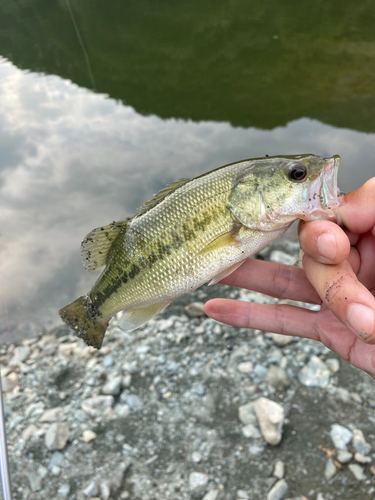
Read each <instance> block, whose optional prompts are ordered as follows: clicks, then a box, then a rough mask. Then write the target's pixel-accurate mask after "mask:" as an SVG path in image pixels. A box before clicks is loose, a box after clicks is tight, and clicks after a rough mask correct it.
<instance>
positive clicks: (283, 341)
mask: <svg viewBox="0 0 375 500" xmlns="http://www.w3.org/2000/svg"><path fill="white" fill-rule="evenodd" d="M271 337H272V342H273V343H274V344H275V345H277V346H278V347H284V346H286V345H288V344H290V343H291V342H293V337H291V336H290V335H280V334H279V333H271Z"/></svg>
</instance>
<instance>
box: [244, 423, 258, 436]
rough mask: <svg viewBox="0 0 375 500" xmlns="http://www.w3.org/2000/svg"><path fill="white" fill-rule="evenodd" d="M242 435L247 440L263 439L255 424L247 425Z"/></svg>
mask: <svg viewBox="0 0 375 500" xmlns="http://www.w3.org/2000/svg"><path fill="white" fill-rule="evenodd" d="M242 434H243V435H244V436H245V437H246V438H253V439H259V438H261V437H262V435H261V433H260V432H259V431H258V429H257V428H256V427H255V425H254V424H247V425H245V427H242Z"/></svg>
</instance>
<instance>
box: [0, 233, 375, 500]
mask: <svg viewBox="0 0 375 500" xmlns="http://www.w3.org/2000/svg"><path fill="white" fill-rule="evenodd" d="M275 251H278V252H281V253H274V254H273V257H272V258H273V259H274V260H278V261H285V260H288V261H290V262H292V261H295V260H296V258H297V255H298V247H297V246H296V245H295V243H294V242H288V241H285V242H284V243H283V242H278V243H277V244H275V245H273V246H272V247H271V248H270V249H268V250H266V251H265V250H262V252H260V257H261V258H264V259H269V255H270V252H275ZM297 260H298V259H297ZM211 297H229V298H233V299H241V300H245V301H248V302H258V303H262V304H272V303H276V302H277V301H276V299H273V298H271V297H266V296H264V295H262V294H259V293H256V292H252V291H248V290H242V289H240V290H238V289H234V288H231V287H228V286H223V285H213V286H210V287H202V288H201V289H199V290H197V291H195V292H194V293H193V294H190V295H189V296H187V297H183V298H181V299H178V300H176V301H174V302H173V303H172V304H171V305H170V306H169V307H168V308H167V309H166V310H165V311H163V313H162V314H161V315H159V316H158V317H156V318H154V319H153V320H151V321H149V322H148V323H147V324H146V325H145V326H143V327H142V328H140V329H139V330H136V331H135V332H131V333H124V332H121V331H120V330H119V329H118V328H117V327H116V326H115V322H113V323H111V324H110V326H109V328H108V332H107V334H106V337H105V340H104V344H103V347H102V349H101V350H100V351H96V350H94V349H93V348H91V347H88V346H85V345H84V343H83V342H82V341H81V340H79V339H77V338H76V337H75V336H74V334H73V333H72V332H70V331H69V330H68V329H67V328H66V327H65V326H61V327H58V328H55V329H54V330H52V331H49V332H44V333H43V334H41V335H40V336H39V337H38V338H33V339H25V340H23V341H22V342H19V343H17V344H10V345H5V344H4V345H1V346H0V365H1V373H2V377H3V387H4V404H5V413H6V426H7V434H8V444H9V456H10V463H11V471H12V482H13V489H14V497H15V500H26V499H27V500H50V499H51V498H57V499H59V498H66V499H68V500H86V499H88V498H91V499H93V498H96V499H99V500H126V499H130V500H177V499H178V500H236V499H237V498H242V499H246V498H249V499H251V500H263V499H264V498H267V499H268V500H282V499H284V500H287V499H293V500H297V499H302V498H305V499H308V500H318V499H319V500H322V499H324V500H335V499H337V498H340V499H341V500H373V498H374V497H375V489H374V486H373V477H374V475H375V467H374V458H375V455H374V454H373V450H374V445H375V433H374V425H375V414H374V408H375V398H374V396H373V394H374V382H373V380H372V379H371V378H370V377H369V376H368V375H366V374H365V373H363V372H361V371H359V370H357V369H355V368H353V367H351V366H350V365H348V363H346V362H344V361H342V360H340V361H339V360H338V358H337V356H335V354H333V353H331V352H330V351H329V350H327V349H326V348H325V347H324V346H323V345H321V344H319V343H316V342H314V341H310V340H308V339H303V338H292V337H280V336H275V335H274V334H272V333H269V332H260V331H259V330H247V329H236V328H232V327H230V326H226V325H219V324H217V323H216V322H215V321H212V320H211V319H209V318H207V317H206V316H205V315H204V314H203V315H202V314H200V315H194V314H195V313H193V315H191V314H190V313H191V312H192V311H193V310H194V311H195V312H198V310H199V311H201V312H202V306H201V304H203V303H204V302H205V301H206V300H207V299H208V298H211ZM283 302H284V303H285V302H287V303H290V301H283ZM192 303H198V304H200V305H199V306H196V305H195V306H194V308H189V307H188V308H187V309H185V308H186V306H189V305H190V304H192ZM297 305H299V306H300V307H310V308H312V309H313V310H316V306H308V305H306V304H302V303H297ZM328 464H329V465H328ZM333 471H334V472H335V473H334V474H332V472H333Z"/></svg>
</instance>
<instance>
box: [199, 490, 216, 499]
mask: <svg viewBox="0 0 375 500" xmlns="http://www.w3.org/2000/svg"><path fill="white" fill-rule="evenodd" d="M218 495H219V490H210V491H209V492H208V493H206V494H205V495H204V497H203V498H202V500H216V499H217V497H218Z"/></svg>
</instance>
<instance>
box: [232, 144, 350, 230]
mask: <svg viewBox="0 0 375 500" xmlns="http://www.w3.org/2000/svg"><path fill="white" fill-rule="evenodd" d="M339 164H340V157H339V156H338V155H335V156H333V157H331V158H322V157H320V156H316V155H311V154H309V155H295V156H278V157H269V158H263V159H259V160H258V161H257V162H256V163H255V165H253V167H252V168H251V169H249V170H248V171H247V172H246V171H245V172H244V174H243V176H242V178H241V179H239V181H238V183H237V185H236V187H235V188H234V190H233V193H232V197H231V199H230V204H229V209H230V211H231V213H232V215H233V217H234V219H238V220H239V221H240V222H241V223H242V224H244V225H245V226H246V227H249V228H251V229H257V230H264V231H272V230H276V229H279V228H281V227H284V226H286V225H290V224H291V223H292V222H293V221H294V220H296V219H302V220H305V221H311V220H316V219H331V220H335V219H336V214H337V209H338V207H339V206H340V205H341V199H340V198H338V194H339V190H338V188H337V172H338V167H339Z"/></svg>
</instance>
